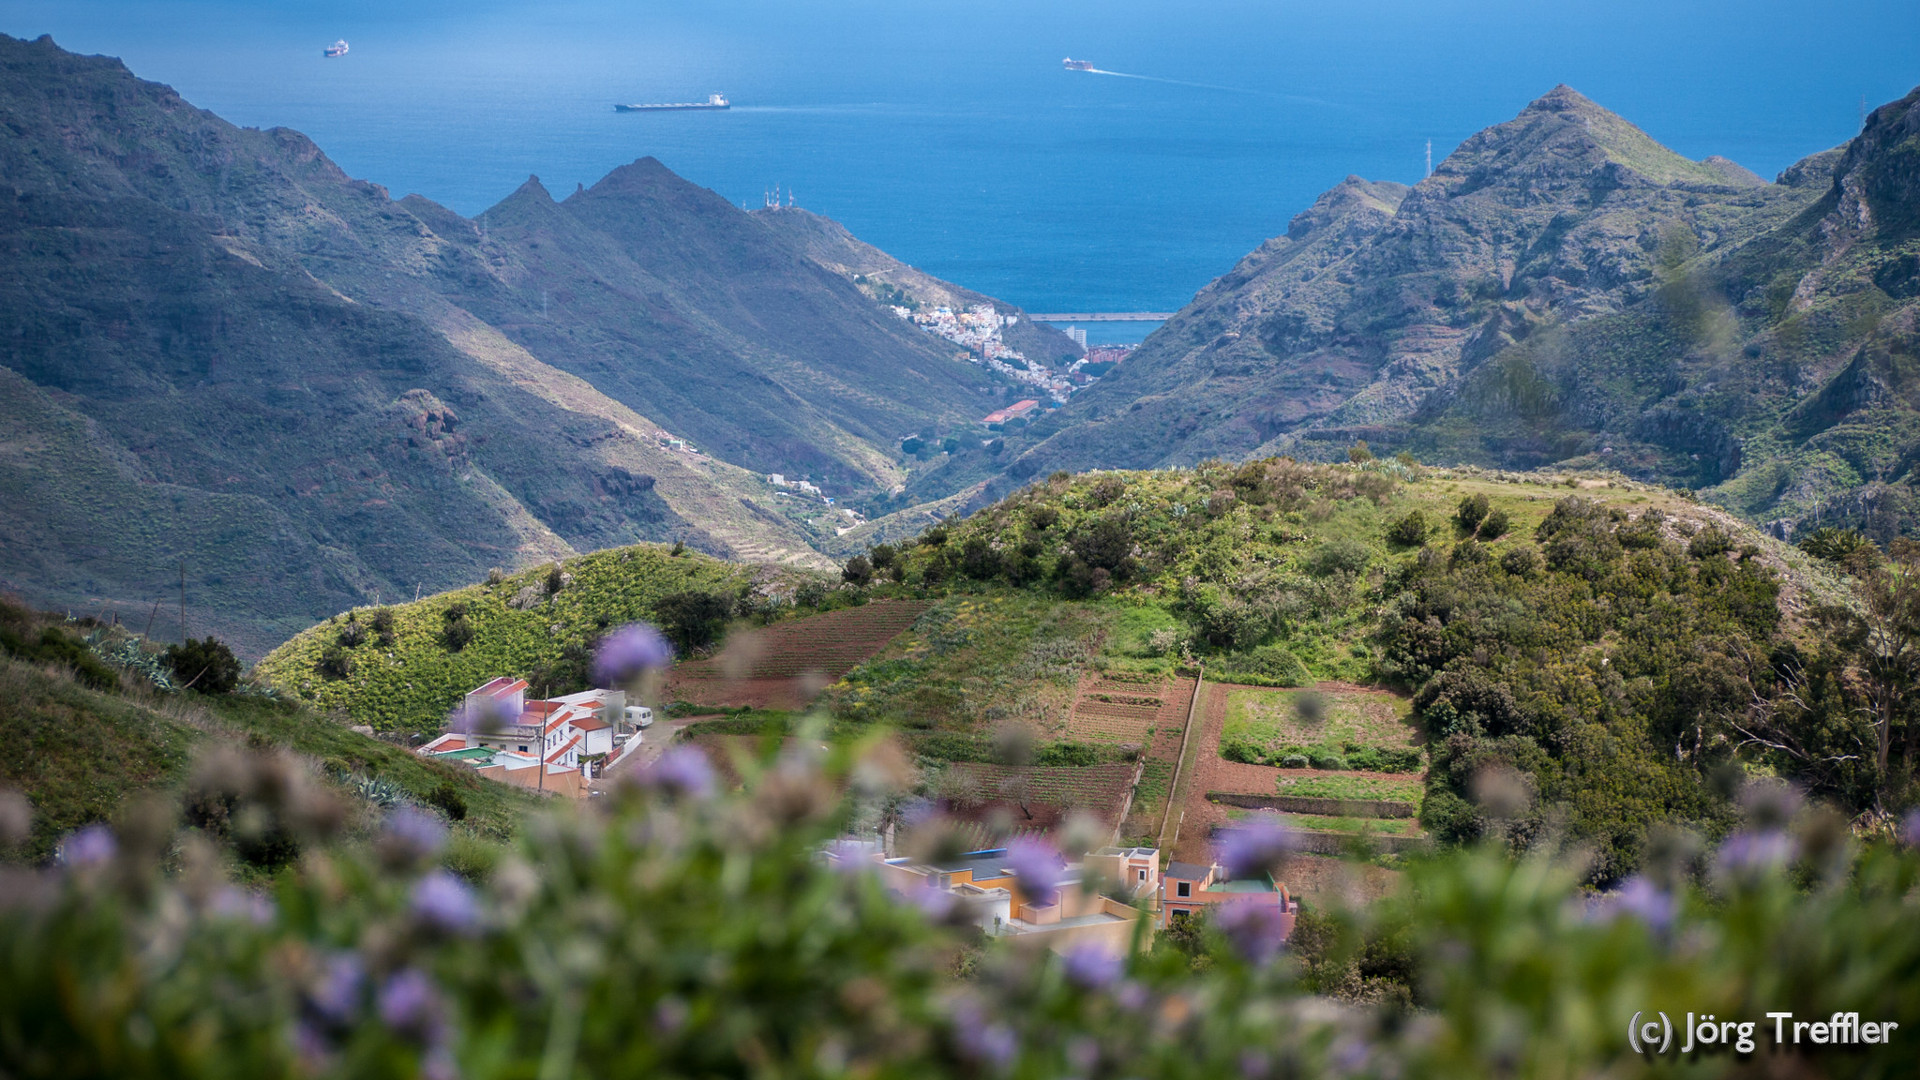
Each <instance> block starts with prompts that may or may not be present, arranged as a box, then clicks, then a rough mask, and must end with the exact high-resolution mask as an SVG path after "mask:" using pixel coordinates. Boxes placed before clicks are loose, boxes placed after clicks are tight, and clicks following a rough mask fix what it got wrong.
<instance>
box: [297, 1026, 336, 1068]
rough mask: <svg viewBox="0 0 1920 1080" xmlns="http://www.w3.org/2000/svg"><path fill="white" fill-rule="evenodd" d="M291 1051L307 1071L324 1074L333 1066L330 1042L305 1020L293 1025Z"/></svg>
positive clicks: (331, 1043) (331, 1044)
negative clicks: (297, 1056) (296, 1055)
mask: <svg viewBox="0 0 1920 1080" xmlns="http://www.w3.org/2000/svg"><path fill="white" fill-rule="evenodd" d="M293 1050H294V1053H296V1054H298V1055H300V1060H301V1062H302V1063H304V1064H305V1065H306V1066H307V1068H308V1070H309V1071H312V1072H316V1073H317V1072H325V1071H326V1070H327V1069H328V1068H329V1067H330V1066H331V1065H332V1064H333V1042H332V1040H330V1039H328V1038H327V1036H326V1035H325V1034H323V1033H322V1032H321V1031H320V1029H319V1028H317V1027H314V1026H313V1025H312V1024H309V1023H307V1022H306V1021H305V1020H302V1021H300V1022H298V1023H296V1024H294V1025H293Z"/></svg>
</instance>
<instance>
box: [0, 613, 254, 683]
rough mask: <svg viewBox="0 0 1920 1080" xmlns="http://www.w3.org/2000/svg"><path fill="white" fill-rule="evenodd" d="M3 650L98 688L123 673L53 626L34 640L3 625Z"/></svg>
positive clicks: (0, 635) (0, 628) (0, 631)
mask: <svg viewBox="0 0 1920 1080" xmlns="http://www.w3.org/2000/svg"><path fill="white" fill-rule="evenodd" d="M0 649H4V650H5V651H6V652H8V653H11V654H12V655H14V656H17V657H19V658H21V659H22V660H29V661H32V662H34V663H37V664H57V665H59V666H61V667H64V668H66V669H68V670H70V671H72V672H73V676H74V678H76V679H78V680H80V682H81V684H82V685H85V686H91V687H93V688H94V689H95V690H111V689H113V688H114V687H116V686H119V685H120V676H119V675H118V674H117V673H116V672H115V671H114V670H113V669H112V668H111V667H108V666H107V665H106V664H105V663H103V662H102V661H101V659H100V658H99V657H98V656H96V655H94V653H93V650H91V649H89V648H88V647H87V645H86V643H85V642H82V641H79V640H76V639H75V638H74V637H73V635H71V634H68V633H65V632H63V631H61V630H57V629H55V628H53V627H51V626H49V627H46V628H44V629H42V630H41V631H40V633H39V635H38V636H37V637H35V638H33V639H31V640H29V639H28V638H27V637H25V636H24V635H22V634H21V633H20V632H19V631H18V630H16V629H14V628H13V627H8V626H0ZM229 655H231V654H229Z"/></svg>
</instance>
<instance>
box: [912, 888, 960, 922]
mask: <svg viewBox="0 0 1920 1080" xmlns="http://www.w3.org/2000/svg"><path fill="white" fill-rule="evenodd" d="M907 900H908V901H909V902H911V903H912V904H913V906H914V907H917V908H919V909H920V914H922V915H925V916H926V917H927V919H928V920H929V921H931V922H937V923H943V922H948V921H951V920H952V919H954V918H955V914H956V912H957V911H958V910H959V907H960V901H958V900H956V899H954V896H953V894H952V893H950V892H948V891H947V890H945V889H942V888H940V887H939V886H936V885H921V886H919V887H917V888H913V889H908V890H907Z"/></svg>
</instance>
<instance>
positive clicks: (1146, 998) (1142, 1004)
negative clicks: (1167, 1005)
mask: <svg viewBox="0 0 1920 1080" xmlns="http://www.w3.org/2000/svg"><path fill="white" fill-rule="evenodd" d="M1113 1000H1114V1001H1116V1002H1118V1003H1119V1005H1120V1007H1121V1008H1123V1009H1125V1010H1127V1011H1128V1012H1139V1011H1140V1010H1142V1009H1144V1008H1146V1007H1147V1006H1148V1005H1150V1004H1152V1003H1153V993H1152V991H1150V990H1148V989H1147V988H1146V987H1145V986H1142V985H1141V984H1139V983H1137V982H1134V981H1133V980H1132V979H1128V980H1127V981H1126V982H1123V983H1121V984H1120V989H1118V990H1115V991H1114V992H1113Z"/></svg>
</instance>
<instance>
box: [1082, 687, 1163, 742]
mask: <svg viewBox="0 0 1920 1080" xmlns="http://www.w3.org/2000/svg"><path fill="white" fill-rule="evenodd" d="M1165 686H1166V683H1165V680H1163V679H1159V678H1155V679H1154V680H1153V681H1152V682H1147V681H1145V680H1140V681H1134V680H1124V679H1115V678H1111V677H1107V676H1095V677H1093V678H1090V679H1088V680H1087V681H1086V682H1084V683H1082V684H1081V685H1080V692H1079V694H1078V695H1077V696H1076V697H1075V699H1074V702H1073V713H1072V715H1071V716H1069V717H1068V718H1067V737H1068V738H1069V739H1078V740H1082V741H1086V742H1114V743H1135V744H1138V745H1140V746H1145V745H1146V743H1147V739H1148V737H1149V736H1151V735H1152V733H1153V731H1154V725H1155V723H1156V721H1158V720H1159V718H1160V710H1161V707H1162V706H1164V705H1165V704H1166V700H1165V697H1164V694H1165Z"/></svg>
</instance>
